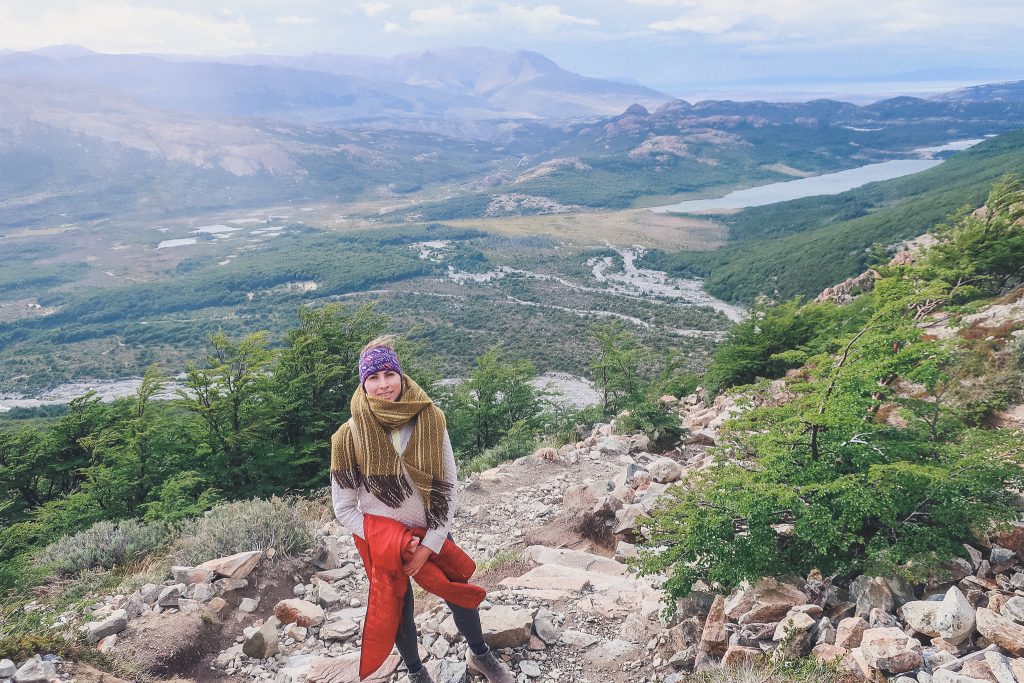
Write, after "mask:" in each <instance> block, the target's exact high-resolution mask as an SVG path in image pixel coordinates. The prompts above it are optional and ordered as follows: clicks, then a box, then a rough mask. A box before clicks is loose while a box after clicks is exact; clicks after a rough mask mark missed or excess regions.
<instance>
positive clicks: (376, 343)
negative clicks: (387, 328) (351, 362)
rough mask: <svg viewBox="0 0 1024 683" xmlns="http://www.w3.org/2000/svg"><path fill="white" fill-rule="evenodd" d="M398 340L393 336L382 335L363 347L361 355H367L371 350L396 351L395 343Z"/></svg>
mask: <svg viewBox="0 0 1024 683" xmlns="http://www.w3.org/2000/svg"><path fill="white" fill-rule="evenodd" d="M397 341H398V338H397V337H395V335H393V334H382V335H380V336H379V337H377V338H375V339H373V340H372V341H371V342H370V343H369V344H367V345H366V346H364V347H363V350H362V351H360V353H366V352H367V351H369V350H370V349H391V350H392V351H394V350H395V343H396V342H397Z"/></svg>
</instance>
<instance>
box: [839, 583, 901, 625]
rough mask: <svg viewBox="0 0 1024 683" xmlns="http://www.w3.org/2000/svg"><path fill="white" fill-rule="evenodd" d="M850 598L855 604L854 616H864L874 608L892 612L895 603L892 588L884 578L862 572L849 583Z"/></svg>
mask: <svg viewBox="0 0 1024 683" xmlns="http://www.w3.org/2000/svg"><path fill="white" fill-rule="evenodd" d="M850 600H852V601H853V602H855V603H856V604H857V612H856V616H858V617H865V618H866V617H867V616H868V615H869V614H871V610H872V609H875V608H878V609H880V610H882V611H883V612H892V610H893V606H894V604H895V601H894V600H893V596H892V590H890V588H889V583H888V582H887V581H886V580H885V579H884V578H882V577H880V576H867V575H864V574H862V575H861V576H858V577H857V578H856V579H854V580H853V583H851V584H850Z"/></svg>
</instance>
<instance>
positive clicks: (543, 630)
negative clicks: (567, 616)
mask: <svg viewBox="0 0 1024 683" xmlns="http://www.w3.org/2000/svg"><path fill="white" fill-rule="evenodd" d="M533 632H534V633H536V634H537V637H538V638H540V639H541V640H543V641H544V644H545V645H554V644H555V643H557V642H558V641H559V640H561V638H562V629H560V628H558V626H556V625H555V621H554V615H553V614H552V613H551V612H549V611H548V610H546V609H541V610H539V611H538V612H537V616H535V617H534V618H533Z"/></svg>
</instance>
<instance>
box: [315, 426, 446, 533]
mask: <svg viewBox="0 0 1024 683" xmlns="http://www.w3.org/2000/svg"><path fill="white" fill-rule="evenodd" d="M415 422H416V421H415V420H409V421H408V422H406V423H405V424H404V425H402V426H401V427H399V428H398V429H396V430H392V431H391V432H390V434H391V440H392V442H395V441H396V438H397V442H398V443H397V444H396V450H397V451H398V452H399V453H402V452H404V451H405V447H406V445H408V443H409V439H411V438H412V431H413V427H414V425H415ZM402 473H403V474H404V475H405V478H406V479H407V480H408V482H409V488H411V489H412V495H411V496H409V497H408V498H406V499H405V501H403V503H402V504H401V505H400V506H399V507H397V508H392V507H388V506H387V505H385V504H384V503H383V502H382V501H381V500H380V498H377V496H375V495H373V494H372V493H370V492H369V491H367V490H366V487H364V486H360V487H358V488H354V489H350V488H342V487H341V486H339V485H338V482H336V481H334V477H331V498H332V499H333V501H334V515H335V516H336V517H337V518H338V521H339V522H341V524H342V525H343V526H344V527H345V528H346V529H348V530H349V531H351V532H352V533H353V534H355V535H356V536H358V537H359V538H363V537H364V535H363V515H379V516H380V517H389V518H391V519H393V520H395V521H398V522H401V523H402V524H404V525H406V526H407V527H424V528H425V527H426V526H427V516H426V514H425V513H424V511H423V496H422V495H421V494H420V490H419V489H418V488H416V485H415V484H413V481H412V479H411V478H410V477H409V475H408V473H406V472H405V468H404V466H403V468H402ZM444 478H445V481H447V482H449V483H450V484H451V485H452V492H451V495H450V496H449V500H448V519H446V520H445V522H444V525H442V526H440V527H438V528H436V529H428V530H427V533H426V535H425V536H424V537H423V541H422V543H423V545H425V546H427V547H428V548H430V549H431V550H433V551H434V552H435V553H437V552H441V546H442V545H444V541H445V539H446V538H448V527H449V526H451V523H452V519H453V518H454V517H455V505H456V500H455V482H456V477H455V453H454V451H453V450H452V443H451V440H450V439H449V438H448V431H447V430H445V433H444Z"/></svg>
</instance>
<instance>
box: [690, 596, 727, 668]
mask: <svg viewBox="0 0 1024 683" xmlns="http://www.w3.org/2000/svg"><path fill="white" fill-rule="evenodd" d="M725 616H726V615H725V598H723V597H722V596H721V595H717V596H715V601H714V602H713V603H712V604H711V611H710V612H708V617H707V619H705V620H704V631H703V632H702V633H701V636H700V644H699V645H698V646H697V651H698V652H699V653H700V654H704V655H708V656H712V657H721V656H722V655H724V654H725V651H726V649H727V648H728V647H729V634H728V633H726V631H725Z"/></svg>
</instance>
